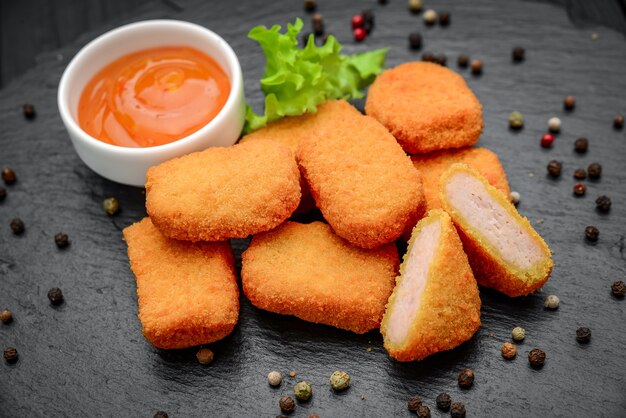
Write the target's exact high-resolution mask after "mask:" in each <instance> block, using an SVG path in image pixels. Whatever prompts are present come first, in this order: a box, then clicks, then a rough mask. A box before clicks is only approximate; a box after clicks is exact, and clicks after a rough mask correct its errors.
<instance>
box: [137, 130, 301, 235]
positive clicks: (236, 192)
mask: <svg viewBox="0 0 626 418" xmlns="http://www.w3.org/2000/svg"><path fill="white" fill-rule="evenodd" d="M299 182H300V174H299V171H298V167H297V165H296V163H295V161H294V159H293V155H292V153H291V151H290V150H289V148H287V147H286V146H285V145H283V144H279V143H276V142H271V141H267V142H248V143H245V144H237V145H233V146H232V147H228V148H209V149H207V150H205V151H202V152H196V153H193V154H189V155H185V156H183V157H180V158H175V159H172V160H169V161H166V162H164V163H162V164H159V165H157V166H155V167H152V168H150V170H148V173H147V182H146V209H147V211H148V214H149V215H150V218H151V219H152V222H153V223H154V225H156V226H157V227H158V228H159V230H160V231H161V232H162V233H163V234H165V235H166V236H168V237H170V238H175V239H180V240H187V241H221V240H226V239H229V238H245V237H247V236H249V235H251V234H256V233H258V232H262V231H267V230H270V229H272V228H274V227H276V226H277V225H280V223H282V222H283V221H284V220H285V219H287V218H288V217H289V216H290V215H291V214H292V213H293V211H294V210H295V209H296V207H297V206H298V202H299V201H300V185H299Z"/></svg>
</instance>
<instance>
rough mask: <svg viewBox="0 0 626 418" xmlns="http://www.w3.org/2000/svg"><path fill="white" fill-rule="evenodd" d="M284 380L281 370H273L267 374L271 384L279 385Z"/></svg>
mask: <svg viewBox="0 0 626 418" xmlns="http://www.w3.org/2000/svg"><path fill="white" fill-rule="evenodd" d="M282 381H283V375H282V374H280V372H279V371H272V372H269V373H268V374H267V382H268V383H269V384H270V386H279V385H280V383H281V382H282Z"/></svg>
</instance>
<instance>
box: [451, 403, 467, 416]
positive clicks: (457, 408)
mask: <svg viewBox="0 0 626 418" xmlns="http://www.w3.org/2000/svg"><path fill="white" fill-rule="evenodd" d="M450 416H451V417H452V418H465V405H463V403H462V402H452V404H451V405H450Z"/></svg>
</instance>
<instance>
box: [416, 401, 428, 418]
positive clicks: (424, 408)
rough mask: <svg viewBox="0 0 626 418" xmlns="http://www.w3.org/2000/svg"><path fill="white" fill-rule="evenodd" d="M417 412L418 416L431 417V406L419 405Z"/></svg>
mask: <svg viewBox="0 0 626 418" xmlns="http://www.w3.org/2000/svg"><path fill="white" fill-rule="evenodd" d="M415 413H416V414H417V417H418V418H430V408H429V407H427V406H426V405H424V404H421V405H420V406H418V407H417V410H416V411H415Z"/></svg>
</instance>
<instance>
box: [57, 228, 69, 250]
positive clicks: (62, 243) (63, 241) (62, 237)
mask: <svg viewBox="0 0 626 418" xmlns="http://www.w3.org/2000/svg"><path fill="white" fill-rule="evenodd" d="M54 243H55V244H56V245H57V247H59V248H67V246H68V245H70V240H69V238H68V236H67V234H64V233H63V232H59V233H58V234H56V235H55V236H54Z"/></svg>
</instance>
